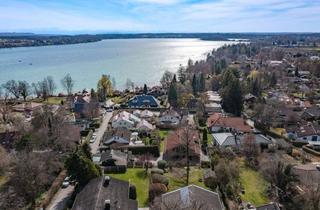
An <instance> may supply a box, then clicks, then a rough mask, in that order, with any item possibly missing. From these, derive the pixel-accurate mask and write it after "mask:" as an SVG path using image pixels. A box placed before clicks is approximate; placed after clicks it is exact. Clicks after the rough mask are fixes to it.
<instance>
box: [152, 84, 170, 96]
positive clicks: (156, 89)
mask: <svg viewBox="0 0 320 210" xmlns="http://www.w3.org/2000/svg"><path fill="white" fill-rule="evenodd" d="M165 94H167V92H166V91H165V89H163V88H162V87H161V86H153V87H152V88H151V90H149V91H148V95H152V96H153V97H156V98H157V97H160V96H163V95H165Z"/></svg>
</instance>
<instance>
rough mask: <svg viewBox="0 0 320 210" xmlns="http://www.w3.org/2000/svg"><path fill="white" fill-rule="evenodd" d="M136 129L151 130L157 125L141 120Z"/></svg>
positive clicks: (141, 130)
mask: <svg viewBox="0 0 320 210" xmlns="http://www.w3.org/2000/svg"><path fill="white" fill-rule="evenodd" d="M136 129H137V130H138V131H140V132H149V131H152V130H154V129H155V127H154V126H153V125H152V124H151V123H149V122H148V121H146V120H141V121H140V122H139V123H138V124H137V127H136Z"/></svg>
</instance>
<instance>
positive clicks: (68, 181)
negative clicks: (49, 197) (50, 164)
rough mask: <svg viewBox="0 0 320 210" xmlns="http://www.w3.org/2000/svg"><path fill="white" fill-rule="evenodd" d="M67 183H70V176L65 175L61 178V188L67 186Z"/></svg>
mask: <svg viewBox="0 0 320 210" xmlns="http://www.w3.org/2000/svg"><path fill="white" fill-rule="evenodd" d="M69 185H70V177H69V176H67V177H66V178H65V179H64V180H63V182H62V185H61V187H62V188H67V187H69Z"/></svg>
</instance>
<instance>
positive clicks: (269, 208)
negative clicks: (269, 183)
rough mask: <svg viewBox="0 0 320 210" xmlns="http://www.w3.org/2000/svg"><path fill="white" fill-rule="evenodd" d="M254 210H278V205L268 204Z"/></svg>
mask: <svg viewBox="0 0 320 210" xmlns="http://www.w3.org/2000/svg"><path fill="white" fill-rule="evenodd" d="M256 209H257V210H280V208H279V206H278V204H276V203H269V204H266V205H263V206H259V207H257V208H256Z"/></svg>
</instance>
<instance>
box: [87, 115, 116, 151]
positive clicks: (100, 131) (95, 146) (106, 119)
mask: <svg viewBox="0 0 320 210" xmlns="http://www.w3.org/2000/svg"><path fill="white" fill-rule="evenodd" d="M111 117H112V112H107V113H106V114H105V115H104V117H103V121H102V124H101V126H100V128H99V129H98V131H97V138H96V140H95V142H94V143H92V144H90V146H91V153H92V154H96V153H97V152H98V149H99V144H100V142H101V140H102V137H103V134H104V132H105V131H106V130H107V127H108V123H109V120H110V119H111Z"/></svg>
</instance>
